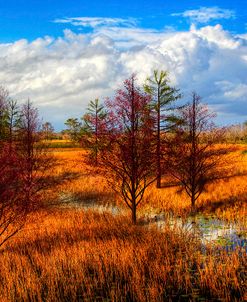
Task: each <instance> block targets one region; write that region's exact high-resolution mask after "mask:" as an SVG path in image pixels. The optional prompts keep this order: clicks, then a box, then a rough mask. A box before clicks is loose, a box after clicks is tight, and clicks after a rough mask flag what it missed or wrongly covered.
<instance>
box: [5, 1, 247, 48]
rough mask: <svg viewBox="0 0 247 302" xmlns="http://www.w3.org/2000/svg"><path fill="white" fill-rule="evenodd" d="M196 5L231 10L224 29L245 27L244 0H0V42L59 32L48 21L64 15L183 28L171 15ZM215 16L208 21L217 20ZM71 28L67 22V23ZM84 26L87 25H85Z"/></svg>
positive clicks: (185, 25) (183, 21)
mask: <svg viewBox="0 0 247 302" xmlns="http://www.w3.org/2000/svg"><path fill="white" fill-rule="evenodd" d="M200 7H220V8H222V9H228V10H232V11H234V13H235V14H236V17H235V18H229V19H226V20H224V19H221V24H222V25H223V26H224V28H225V29H228V30H230V31H233V32H238V33H243V32H245V31H246V26H247V25H246V23H247V9H246V1H245V0H236V1H230V0H225V1H223V0H218V1H217V0H213V1H203V0H201V1H191V0H180V1H167V0H163V1H162V0H159V1H157V0H153V1H146V0H142V1H130V0H126V1H113V0H108V1H99V0H97V1H81V0H71V1H69V0H67V1H64V0H61V1H59V0H50V1H45V0H43V1H42V0H36V1H30V0H14V1H13V0H8V1H5V0H4V1H3V0H1V1H0V28H1V36H0V39H1V41H2V42H13V41H15V40H17V39H21V38H26V39H29V40H32V39H35V38H38V37H40V36H45V35H52V36H54V37H57V36H59V35H61V32H62V30H63V28H64V26H63V25H58V24H55V23H53V22H52V21H53V20H55V19H59V18H64V17H80V16H84V17H108V18H109V17H110V18H130V17H132V18H136V19H137V20H138V24H139V25H140V26H141V27H144V28H155V29H163V28H165V27H167V26H172V27H174V28H175V29H177V30H185V29H188V28H189V26H190V22H189V20H188V19H186V18H181V16H172V15H173V14H175V13H181V12H184V11H187V10H193V9H199V8H200ZM218 21H219V19H215V20H211V21H210V22H209V24H211V25H214V24H217V22H218ZM68 28H71V26H68ZM85 30H87V29H85Z"/></svg>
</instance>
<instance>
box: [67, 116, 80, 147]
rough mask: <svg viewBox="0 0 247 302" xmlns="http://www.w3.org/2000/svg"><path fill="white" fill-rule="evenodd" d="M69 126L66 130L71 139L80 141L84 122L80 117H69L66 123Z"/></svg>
mask: <svg viewBox="0 0 247 302" xmlns="http://www.w3.org/2000/svg"><path fill="white" fill-rule="evenodd" d="M64 124H65V126H67V129H65V132H66V133H67V134H68V135H69V137H70V139H71V140H72V141H74V142H79V141H80V140H81V136H82V133H83V129H82V123H81V122H80V121H79V120H78V118H69V119H67V120H66V122H65V123H64Z"/></svg>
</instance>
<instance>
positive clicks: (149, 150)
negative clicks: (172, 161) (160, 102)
mask: <svg viewBox="0 0 247 302" xmlns="http://www.w3.org/2000/svg"><path fill="white" fill-rule="evenodd" d="M107 109H108V113H109V119H110V121H109V124H108V127H109V128H108V130H109V132H108V144H107V146H106V147H105V148H104V149H103V150H102V152H101V157H100V158H101V161H102V164H103V166H104V167H105V170H106V172H107V174H110V175H108V177H107V179H108V181H109V182H110V183H111V185H112V186H113V188H114V189H115V190H116V191H117V192H118V193H119V194H120V196H121V197H122V199H123V200H124V202H125V203H126V205H127V206H128V207H129V208H130V209H131V212H132V222H133V223H136V219H137V217H136V210H137V207H138V205H139V204H140V202H141V201H142V199H143V196H144V192H145V190H146V188H147V187H148V186H149V185H150V184H151V183H152V182H153V181H154V180H155V175H154V164H153V143H152V138H153V119H152V116H151V109H150V97H149V96H147V95H146V94H144V93H143V92H142V91H141V90H140V88H138V87H137V86H136V83H135V77H134V76H132V77H131V78H130V79H128V80H126V81H125V82H124V87H123V89H120V90H118V91H117V93H116V96H115V97H114V98H113V99H112V100H108V101H107Z"/></svg>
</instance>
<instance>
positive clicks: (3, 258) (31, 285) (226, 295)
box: [0, 147, 247, 302]
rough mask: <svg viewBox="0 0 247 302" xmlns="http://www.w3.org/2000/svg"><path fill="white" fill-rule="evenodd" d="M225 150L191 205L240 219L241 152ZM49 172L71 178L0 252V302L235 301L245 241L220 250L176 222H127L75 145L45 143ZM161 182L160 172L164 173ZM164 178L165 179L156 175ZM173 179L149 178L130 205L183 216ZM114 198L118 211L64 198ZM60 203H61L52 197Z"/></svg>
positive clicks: (241, 289) (240, 292)
mask: <svg viewBox="0 0 247 302" xmlns="http://www.w3.org/2000/svg"><path fill="white" fill-rule="evenodd" d="M243 149H244V147H239V150H238V151H236V152H235V155H236V157H237V159H238V160H237V161H235V162H234V165H233V166H232V167H230V168H229V172H230V173H229V175H228V176H227V177H225V178H223V179H219V180H217V181H215V182H214V183H212V184H210V185H209V186H208V187H207V192H205V193H203V194H202V195H201V197H200V200H198V203H197V206H198V208H199V211H200V212H202V213H205V214H211V215H215V216H217V217H219V218H221V219H224V220H226V221H235V222H236V223H239V224H241V225H242V226H244V227H245V228H247V223H246V200H247V196H246V195H247V194H246V192H247V175H245V173H246V172H247V154H246V155H244V154H243V152H242V151H243ZM54 151H55V152H54V154H55V157H56V158H57V159H58V164H57V166H56V168H55V169H54V170H53V171H52V173H54V174H55V175H60V174H62V173H64V172H70V173H72V174H71V176H73V177H71V179H70V180H68V181H66V183H64V184H62V185H60V186H58V187H56V188H55V189H54V190H53V191H50V192H49V193H48V194H47V195H48V197H49V198H48V200H47V204H48V205H49V203H51V204H53V206H49V207H47V208H45V209H42V210H40V211H39V212H36V213H34V214H33V215H32V216H30V217H29V221H28V222H27V224H26V225H25V227H24V228H23V229H22V230H21V231H20V232H19V233H18V234H17V235H16V236H15V237H13V238H12V239H11V240H9V241H8V242H7V243H6V244H5V245H4V246H3V247H2V250H1V251H0V268H1V269H0V301H1V302H5V301H50V302H53V301H245V300H246V299H247V293H246V278H247V272H246V268H247V260H246V250H244V249H240V248H239V249H236V250H235V251H232V252H231V253H228V252H227V251H226V250H225V249H224V248H217V249H215V247H213V246H208V247H207V248H202V245H201V242H200V241H199V239H198V238H196V237H194V236H193V235H192V234H191V233H189V232H186V231H183V230H181V229H179V228H175V229H169V227H168V226H167V227H165V228H164V230H163V231H162V232H160V231H159V230H158V229H157V228H155V227H147V226H145V225H142V224H138V225H136V226H134V225H132V224H131V222H130V213H129V212H128V210H127V209H126V208H125V206H124V204H122V203H121V200H120V199H119V197H117V196H115V195H114V194H113V192H112V191H111V189H110V188H109V187H108V185H107V182H106V180H105V179H104V178H103V176H101V175H96V174H95V173H94V171H93V168H90V167H88V166H87V165H86V164H85V162H84V158H85V151H81V150H79V149H66V150H65V149H59V150H54ZM167 181H168V180H167ZM164 183H166V179H164ZM177 190H178V188H177V187H169V188H162V189H159V190H157V189H156V188H155V185H153V186H151V187H150V188H149V189H148V190H147V192H146V195H145V198H144V200H143V203H142V204H141V205H140V208H139V209H138V211H137V216H138V217H139V219H140V220H141V219H142V217H143V216H144V215H145V214H146V213H148V212H155V213H159V212H161V211H165V212H167V213H170V214H173V215H177V216H186V215H188V213H189V210H190V202H189V199H188V198H187V197H186V195H185V194H183V193H182V194H177V193H176V192H177ZM71 199H72V200H73V199H75V200H76V201H77V202H79V203H90V202H91V203H96V204H98V205H102V204H104V205H107V204H108V205H110V204H116V205H118V206H119V207H123V211H122V214H119V215H115V216H113V215H112V214H110V213H106V212H105V213H99V212H96V211H94V210H87V211H85V210H83V208H78V207H73V206H71V205H70V203H69V204H66V201H71ZM59 202H63V206H62V207H61V206H60V205H59Z"/></svg>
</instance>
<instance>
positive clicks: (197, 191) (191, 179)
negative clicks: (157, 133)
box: [166, 93, 231, 212]
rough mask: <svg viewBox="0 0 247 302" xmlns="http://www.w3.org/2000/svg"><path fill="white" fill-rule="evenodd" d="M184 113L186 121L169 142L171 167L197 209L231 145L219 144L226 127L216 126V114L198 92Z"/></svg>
mask: <svg viewBox="0 0 247 302" xmlns="http://www.w3.org/2000/svg"><path fill="white" fill-rule="evenodd" d="M180 113H181V119H182V121H183V122H182V123H181V124H180V125H179V126H178V129H177V133H176V135H175V137H174V138H173V140H172V141H170V142H169V144H168V145H167V150H166V151H167V156H168V160H169V162H168V165H167V169H168V171H169V172H170V174H171V175H172V176H173V177H175V178H176V179H177V180H178V181H179V182H180V183H181V185H182V187H183V188H184V189H185V191H186V193H187V194H188V195H189V197H190V199H191V209H192V212H195V203H196V200H197V199H198V198H199V196H200V195H201V193H202V192H203V190H204V189H205V186H206V184H207V183H208V182H209V181H210V180H212V179H213V178H215V177H216V175H218V174H219V172H220V171H221V169H222V166H223V165H221V164H222V160H223V155H225V154H227V153H229V152H230V151H231V149H230V148H223V147H222V146H221V147H220V146H218V145H217V143H218V142H219V141H220V139H221V138H222V135H223V131H222V129H219V128H217V127H216V126H215V124H214V123H213V121H212V119H213V118H214V117H215V114H214V113H212V112H210V111H209V109H208V108H207V106H206V105H203V104H202V103H201V102H200V96H198V95H197V94H196V93H193V95H192V103H191V104H188V105H187V106H186V107H184V108H183V109H181V111H180ZM221 172H222V171H221Z"/></svg>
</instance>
